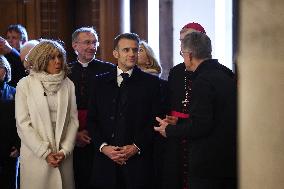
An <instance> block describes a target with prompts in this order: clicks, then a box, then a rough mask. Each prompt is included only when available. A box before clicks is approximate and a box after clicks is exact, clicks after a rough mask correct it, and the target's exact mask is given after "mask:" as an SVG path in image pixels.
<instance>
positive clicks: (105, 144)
mask: <svg viewBox="0 0 284 189" xmlns="http://www.w3.org/2000/svg"><path fill="white" fill-rule="evenodd" d="M107 145H108V144H107V143H106V142H104V143H102V145H101V146H100V152H102V148H103V147H104V146H107Z"/></svg>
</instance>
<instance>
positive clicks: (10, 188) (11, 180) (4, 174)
mask: <svg viewBox="0 0 284 189" xmlns="http://www.w3.org/2000/svg"><path fill="white" fill-rule="evenodd" d="M16 163H17V158H10V157H8V158H7V159H5V160H3V161H2V162H1V165H0V188H1V189H14V188H16Z"/></svg>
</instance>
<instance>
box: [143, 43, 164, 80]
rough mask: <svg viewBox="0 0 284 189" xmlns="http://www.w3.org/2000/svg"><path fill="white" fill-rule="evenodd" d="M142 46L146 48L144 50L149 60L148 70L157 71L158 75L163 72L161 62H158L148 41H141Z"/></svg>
mask: <svg viewBox="0 0 284 189" xmlns="http://www.w3.org/2000/svg"><path fill="white" fill-rule="evenodd" d="M140 46H143V47H144V49H145V51H146V55H147V57H148V58H149V62H150V66H148V67H147V69H153V70H156V71H157V73H159V74H160V73H161V72H162V68H161V65H160V64H159V61H158V59H157V57H156V55H155V53H154V51H153V49H152V48H151V47H150V46H149V45H148V43H147V42H146V41H140Z"/></svg>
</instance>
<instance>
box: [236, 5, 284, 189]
mask: <svg viewBox="0 0 284 189" xmlns="http://www.w3.org/2000/svg"><path fill="white" fill-rule="evenodd" d="M239 7H240V9H239V11H240V12H239V13H240V14H239V15H240V20H239V21H240V22H239V23H240V25H239V57H238V64H239V71H240V75H239V76H240V77H239V78H240V80H239V162H240V172H239V173H240V188H241V189H283V188H284V115H283V114H284V36H283V35H284V22H283V20H284V12H283V10H284V1H283V0H270V1H268V0H258V1H255V0H242V1H240V6H239Z"/></svg>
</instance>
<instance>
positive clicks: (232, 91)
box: [155, 32, 236, 189]
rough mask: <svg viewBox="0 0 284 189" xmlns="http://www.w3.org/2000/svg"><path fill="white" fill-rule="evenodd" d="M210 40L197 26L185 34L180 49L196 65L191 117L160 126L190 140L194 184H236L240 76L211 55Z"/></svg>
mask: <svg viewBox="0 0 284 189" xmlns="http://www.w3.org/2000/svg"><path fill="white" fill-rule="evenodd" d="M211 52H212V48H211V41H210V39H209V37H208V36H206V35H205V34H203V33H199V32H193V33H190V34H188V35H186V37H185V38H184V39H183V41H182V45H181V55H182V56H183V58H184V63H185V66H186V69H187V70H189V71H193V77H192V79H193V85H192V98H191V105H190V109H189V119H188V120H187V122H186V123H183V124H177V125H169V124H168V123H167V120H166V119H164V120H161V119H160V118H157V121H159V125H160V127H155V130H156V131H158V132H160V134H162V135H163V136H165V137H168V138H179V137H187V138H188V140H189V153H188V154H189V158H188V159H189V161H188V175H189V181H188V183H189V188H190V189H208V188H210V189H235V188H236V81H235V78H234V74H233V73H232V72H231V70H229V69H228V68H226V67H225V66H223V65H221V64H219V63H218V61H217V60H214V59H211Z"/></svg>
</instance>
